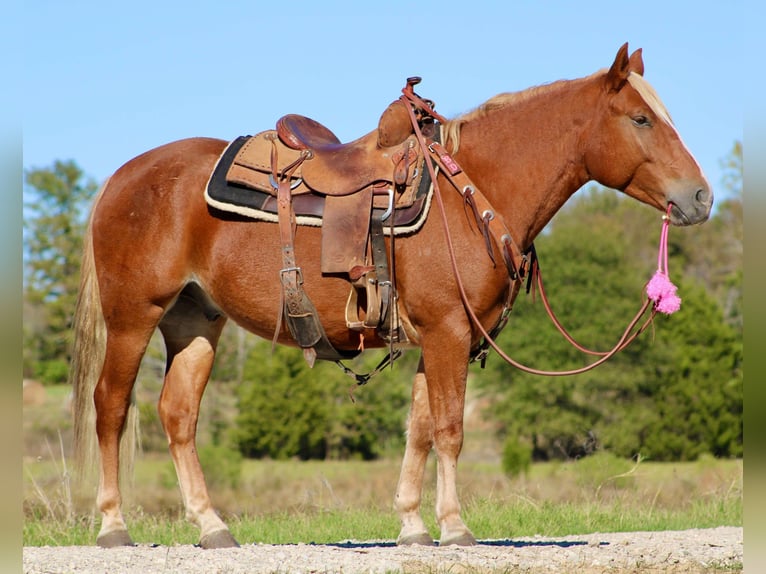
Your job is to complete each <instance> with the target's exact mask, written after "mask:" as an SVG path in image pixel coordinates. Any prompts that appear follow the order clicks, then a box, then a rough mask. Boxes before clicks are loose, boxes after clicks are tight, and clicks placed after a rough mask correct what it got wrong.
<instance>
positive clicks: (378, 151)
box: [277, 104, 417, 195]
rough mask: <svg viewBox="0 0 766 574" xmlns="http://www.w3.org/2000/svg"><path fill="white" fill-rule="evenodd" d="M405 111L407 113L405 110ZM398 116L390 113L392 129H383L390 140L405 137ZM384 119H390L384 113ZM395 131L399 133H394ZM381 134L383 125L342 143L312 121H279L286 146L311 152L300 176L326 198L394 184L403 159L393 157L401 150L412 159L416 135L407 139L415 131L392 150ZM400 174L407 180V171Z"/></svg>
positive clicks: (293, 117)
mask: <svg viewBox="0 0 766 574" xmlns="http://www.w3.org/2000/svg"><path fill="white" fill-rule="evenodd" d="M392 106H393V104H392ZM403 106H404V104H402V107H403ZM389 107H391V106H389ZM393 109H394V110H396V109H397V108H396V107H394V108H393ZM400 111H401V110H400ZM404 111H405V113H406V109H405V110H404ZM398 115H399V114H398V113H397V112H391V114H390V116H391V120H392V121H391V122H390V124H391V126H392V127H391V128H388V127H384V132H385V133H386V134H387V141H394V140H396V139H399V138H401V136H402V135H403V132H402V131H401V127H399V128H395V127H394V125H395V124H396V123H397V122H398V120H397V119H396V117H397V116H398ZM384 116H386V117H388V116H387V115H386V113H385V112H384ZM383 125H384V126H388V125H389V121H388V120H386V121H384V122H383ZM395 129H398V130H400V131H398V132H395V131H394V130H395ZM379 133H380V126H379V128H378V130H375V131H372V132H370V133H368V134H366V135H364V136H362V137H361V138H359V139H356V140H354V141H352V142H349V143H340V141H339V140H338V138H337V137H336V136H335V134H333V133H332V132H331V131H330V130H329V129H327V128H326V127H325V126H323V125H322V124H320V123H319V122H316V121H315V120H312V119H311V118H307V117H305V116H300V115H297V114H288V115H286V116H283V117H282V118H280V119H279V121H278V122H277V134H278V135H279V138H280V140H281V141H282V142H283V143H284V144H285V145H286V146H288V147H290V148H291V149H293V150H310V151H311V154H312V156H311V158H310V159H309V160H308V161H306V162H305V163H304V165H303V166H302V168H301V175H302V176H303V179H304V181H305V183H306V185H308V186H309V187H311V188H312V189H314V190H316V191H319V192H320V193H324V194H326V195H349V194H351V193H355V192H357V191H359V190H360V189H362V188H364V187H366V186H368V185H370V184H372V183H375V182H378V181H394V179H395V177H394V172H395V170H396V169H397V167H398V164H399V162H400V160H401V156H400V157H399V158H394V155H395V154H396V153H397V152H398V151H401V152H403V153H404V157H405V158H406V159H409V157H410V156H409V155H407V150H409V149H414V136H413V141H411V142H410V141H408V140H407V138H408V137H409V136H410V135H411V134H412V129H411V128H410V131H409V132H408V133H407V134H406V135H405V136H404V139H402V140H401V141H400V142H399V143H398V144H396V145H395V146H393V147H381V146H380V145H379ZM416 153H417V152H416ZM406 167H409V166H408V165H407V166H406ZM397 171H398V175H397V177H396V179H398V180H406V177H407V176H406V172H407V170H406V168H405V169H404V170H402V168H399V169H398V170H397Z"/></svg>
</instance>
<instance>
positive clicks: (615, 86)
mask: <svg viewBox="0 0 766 574" xmlns="http://www.w3.org/2000/svg"><path fill="white" fill-rule="evenodd" d="M639 59H640V58H639ZM630 72H631V70H630V59H629V58H628V43H627V42H625V43H624V44H623V45H622V46H621V47H620V49H619V50H618V51H617V56H616V57H615V59H614V63H613V64H612V67H611V68H609V71H608V72H607V73H606V89H607V90H608V91H619V90H620V88H622V86H624V85H625V82H627V81H628V74H630Z"/></svg>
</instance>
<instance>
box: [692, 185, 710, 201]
mask: <svg viewBox="0 0 766 574" xmlns="http://www.w3.org/2000/svg"><path fill="white" fill-rule="evenodd" d="M709 197H710V191H708V189H707V188H705V187H701V188H700V189H698V190H697V193H696V194H695V195H694V198H695V199H696V200H697V201H698V202H699V203H705V204H706V203H707V202H708V199H709Z"/></svg>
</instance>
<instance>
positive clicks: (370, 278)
mask: <svg viewBox="0 0 766 574" xmlns="http://www.w3.org/2000/svg"><path fill="white" fill-rule="evenodd" d="M362 289H364V291H365V295H366V298H367V307H366V310H365V315H364V320H362V319H360V318H359V305H358V303H359V293H360V291H361V290H362ZM380 303H381V302H380V294H379V293H378V280H377V275H376V274H375V270H374V269H373V270H370V271H368V272H367V273H365V274H364V275H362V276H361V277H360V278H359V279H357V280H356V281H354V282H353V283H352V284H351V291H350V292H349V294H348V299H347V300H346V326H347V327H348V328H349V329H351V330H352V331H364V330H365V329H375V328H377V326H378V324H379V323H380V308H381V305H380Z"/></svg>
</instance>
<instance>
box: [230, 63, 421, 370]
mask: <svg viewBox="0 0 766 574" xmlns="http://www.w3.org/2000/svg"><path fill="white" fill-rule="evenodd" d="M419 81H420V78H417V77H415V78H409V79H408V80H407V87H406V88H405V90H409V91H410V92H412V87H413V86H414V85H415V84H417V83H418V82H419ZM413 93H414V92H413ZM420 101H422V102H426V104H427V105H429V106H431V108H432V107H433V103H432V102H430V101H428V100H420ZM407 106H413V107H415V105H414V104H412V103H410V102H405V101H403V100H402V99H398V100H395V101H394V102H392V103H391V104H390V105H389V106H388V108H387V109H386V110H385V111H384V112H383V114H382V115H381V118H380V121H379V122H378V128H377V130H373V131H372V132H370V133H368V134H366V135H365V136H362V137H361V138H359V139H357V140H355V141H352V142H349V143H341V141H340V140H339V139H338V137H337V136H336V135H335V134H334V133H333V132H332V131H331V130H330V129H328V128H327V127H325V126H324V125H322V124H320V123H319V122H317V121H315V120H313V119H311V118H307V117H305V116H301V115H297V114H288V115H286V116H283V117H282V118H280V119H279V121H278V122H277V125H276V130H268V131H266V132H262V133H260V134H258V135H256V136H253V137H251V138H248V139H247V141H246V142H245V143H244V145H242V146H241V148H240V149H239V151H238V152H237V153H236V156H235V157H234V158H233V161H232V162H231V164H230V166H229V167H228V170H227V172H226V181H227V183H229V184H236V185H239V186H245V187H248V188H250V189H256V190H259V191H261V192H265V193H268V194H270V195H271V196H273V197H274V198H275V199H276V204H277V209H276V211H277V222H278V224H279V232H280V240H281V244H282V257H283V268H282V269H281V271H280V278H281V283H282V293H283V313H282V315H281V316H280V321H279V324H278V326H277V331H276V333H275V339H276V337H277V335H278V334H279V331H280V329H281V320H282V319H284V320H285V322H286V323H287V327H288V329H289V331H290V333H291V335H292V337H293V338H294V339H295V341H296V342H297V343H298V345H299V346H300V347H301V348H302V349H303V351H304V356H305V358H306V360H307V361H308V363H309V364H310V365H313V363H314V361H315V360H316V359H317V358H319V359H327V360H335V361H338V360H340V359H344V358H349V357H352V356H354V355H356V354H358V353H359V350H355V351H340V350H337V349H335V348H334V347H333V346H332V345H331V344H330V342H329V340H328V338H327V336H326V334H325V331H324V329H323V327H322V325H321V323H320V321H319V317H318V315H317V311H316V308H315V307H314V305H313V304H312V302H311V301H310V299H309V298H308V296H307V295H306V293H305V291H304V289H303V276H302V272H301V268H300V266H299V265H298V264H297V262H296V256H295V250H294V229H295V228H294V224H295V210H294V205H293V202H294V200H296V203H298V202H301V203H303V204H306V203H310V202H312V201H314V200H316V201H319V200H321V201H322V203H323V207H322V222H321V227H322V240H321V241H322V244H321V270H322V273H323V274H331V275H335V276H341V277H345V278H347V279H348V280H349V281H350V283H351V291H350V293H349V297H348V300H347V305H346V323H347V325H348V327H349V328H350V329H352V330H356V331H359V332H360V340H361V342H362V343H363V333H364V331H365V330H366V329H375V330H377V333H378V335H379V336H381V337H382V338H383V339H385V340H388V341H389V342H390V343H391V344H392V345H393V343H397V342H404V341H406V335H405V333H404V331H403V329H402V327H401V322H400V320H399V316H398V312H397V311H398V310H397V295H396V284H395V273H394V269H393V266H390V265H389V257H388V254H387V250H386V244H385V240H384V235H385V232H386V231H389V230H388V229H384V227H387V226H389V225H390V226H391V229H390V231H389V232H388V235H389V236H390V241H391V242H393V240H394V236H395V233H394V230H393V225H394V220H395V217H394V214H395V210H397V209H399V208H403V207H409V206H411V205H412V203H413V201H414V196H415V194H416V192H417V191H418V190H419V189H421V188H422V187H423V185H424V184H425V185H428V184H430V177H429V176H428V170H427V169H425V166H424V161H426V158H424V157H423V151H422V150H421V148H420V146H418V143H417V139H416V137H415V132H414V126H413V123H412V119H411V116H410V111H409V110H408V109H407ZM415 112H416V117H417V118H419V119H418V125H419V127H420V128H421V129H422V130H423V131H424V132H428V133H430V134H433V132H434V123H433V116H432V115H431V112H432V109H426V110H423V109H417V108H416V109H415ZM224 155H225V154H224ZM307 195H308V196H310V197H305V198H304V197H303V196H307ZM317 196H318V197H317ZM381 209H382V210H383V213H382V215H380V216H378V215H377V214H379V213H380V211H381ZM360 347H361V344H360Z"/></svg>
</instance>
